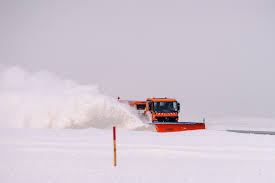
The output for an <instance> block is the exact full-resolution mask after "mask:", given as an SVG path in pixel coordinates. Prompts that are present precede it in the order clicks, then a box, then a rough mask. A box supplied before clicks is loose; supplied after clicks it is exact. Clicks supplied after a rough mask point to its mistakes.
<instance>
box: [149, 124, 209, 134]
mask: <svg viewBox="0 0 275 183" xmlns="http://www.w3.org/2000/svg"><path fill="white" fill-rule="evenodd" d="M153 125H154V126H155V128H156V131H157V132H179V131H187V130H203V129H205V123H202V122H153Z"/></svg>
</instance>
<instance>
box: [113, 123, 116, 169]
mask: <svg viewBox="0 0 275 183" xmlns="http://www.w3.org/2000/svg"><path fill="white" fill-rule="evenodd" d="M113 136H114V166H115V167H116V127H115V126H113Z"/></svg>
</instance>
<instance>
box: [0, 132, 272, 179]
mask: <svg viewBox="0 0 275 183" xmlns="http://www.w3.org/2000/svg"><path fill="white" fill-rule="evenodd" d="M117 145H118V146H117V154H118V166H117V167H114V166H113V139H112V130H100V129H94V128H90V129H81V130H49V129H4V128H2V129H0V149H1V151H0V182H1V183H19V182H26V183H37V182H40V183H44V182H45V183H48V182H54V183H57V182H66V183H67V182H125V183H126V182H127V183H128V182H192V183H193V182H203V183H206V182H209V183H215V182H217V183H220V182H223V183H232V182H249V183H254V182H255V183H258V182H270V183H272V182H274V181H275V174H274V169H275V136H271V135H252V134H238V133H230V132H225V131H215V130H202V131H201V130H199V131H187V132H176V133H156V132H151V131H127V130H118V131H117Z"/></svg>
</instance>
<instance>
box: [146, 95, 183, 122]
mask: <svg viewBox="0 0 275 183" xmlns="http://www.w3.org/2000/svg"><path fill="white" fill-rule="evenodd" d="M179 112H180V103H179V102H177V100H176V99H172V98H154V97H153V98H148V99H147V100H146V113H145V116H146V117H147V118H150V117H151V118H152V122H178V120H179ZM149 115H150V116H149Z"/></svg>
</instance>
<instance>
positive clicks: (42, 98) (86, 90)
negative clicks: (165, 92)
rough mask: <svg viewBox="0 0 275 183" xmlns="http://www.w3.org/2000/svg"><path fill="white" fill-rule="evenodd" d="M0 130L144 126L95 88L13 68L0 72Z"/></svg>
mask: <svg viewBox="0 0 275 183" xmlns="http://www.w3.org/2000/svg"><path fill="white" fill-rule="evenodd" d="M0 101H1V102H0V116H1V117H0V127H16V128H89V127H95V128H109V127H111V126H112V125H116V126H118V127H120V128H126V129H134V128H139V127H142V126H144V124H143V123H142V122H141V121H140V120H139V119H138V118H137V117H136V116H135V115H134V113H133V112H131V109H130V108H129V107H128V106H126V105H122V104H119V103H118V102H117V101H116V100H114V99H112V98H110V97H107V96H104V95H102V94H100V93H99V91H98V89H97V87H96V86H90V85H89V86H87V85H80V84H77V83H75V82H73V81H69V80H62V79H60V78H58V77H57V76H55V75H53V74H51V73H47V72H36V73H29V72H26V71H24V70H23V69H21V68H18V67H13V68H9V69H6V70H4V71H3V72H1V73H0Z"/></svg>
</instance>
